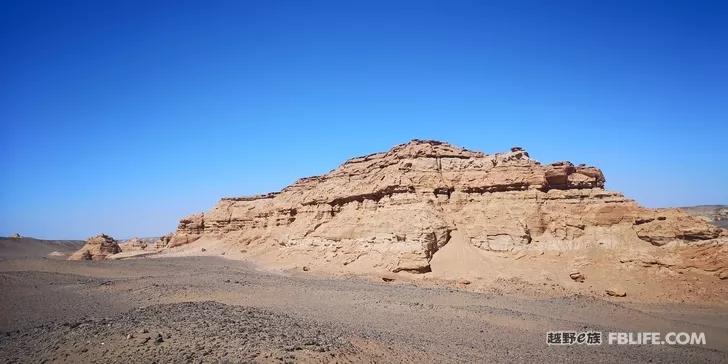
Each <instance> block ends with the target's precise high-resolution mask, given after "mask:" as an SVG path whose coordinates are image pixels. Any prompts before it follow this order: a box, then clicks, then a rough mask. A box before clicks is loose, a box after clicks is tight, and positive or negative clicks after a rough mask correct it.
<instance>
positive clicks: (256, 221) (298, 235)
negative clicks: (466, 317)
mask: <svg viewBox="0 0 728 364" xmlns="http://www.w3.org/2000/svg"><path fill="white" fill-rule="evenodd" d="M604 183H605V178H604V175H603V174H602V172H601V171H600V170H599V169H598V168H595V167H591V166H586V165H583V164H580V165H574V164H572V163H570V162H557V163H552V164H548V165H543V164H541V163H539V162H537V161H535V160H533V159H531V158H530V156H529V154H528V153H527V152H526V151H525V150H523V149H522V148H518V147H515V148H512V149H511V151H510V152H507V153H498V154H494V155H488V154H484V153H481V152H476V151H470V150H467V149H463V148H459V147H455V146H452V145H449V144H447V143H443V142H438V141H427V140H413V141H411V142H409V143H406V144H402V145H398V146H396V147H394V148H392V149H391V150H389V151H387V152H382V153H376V154H371V155H367V156H363V157H357V158H353V159H350V160H348V161H346V162H345V163H344V164H343V165H341V166H340V167H338V168H336V169H335V170H332V171H331V172H329V173H327V174H325V175H323V176H316V177H308V178H303V179H300V180H299V181H297V182H295V183H294V184H292V185H291V186H288V187H286V188H284V189H283V190H282V191H280V192H276V193H269V194H266V195H259V196H251V197H234V198H223V199H222V200H220V202H219V203H218V204H217V205H216V206H215V207H214V208H213V209H211V210H210V211H208V212H205V213H201V214H196V215H192V216H189V217H186V218H184V219H182V220H181V221H180V224H179V227H178V229H177V231H176V233H175V234H174V235H173V236H172V237H171V239H169V242H168V243H166V244H165V245H166V247H167V249H169V248H172V249H174V247H180V246H185V245H186V244H190V243H195V244H202V243H203V242H211V241H217V242H221V243H222V244H224V245H225V246H226V247H228V248H229V249H235V250H236V251H240V252H241V253H242V254H244V255H246V256H250V257H253V258H255V257H263V256H267V255H270V254H278V255H279V256H286V257H287V258H289V259H293V260H295V261H296V262H297V263H302V264H305V265H306V266H307V267H308V266H312V267H316V266H323V265H329V266H337V267H340V268H342V269H344V270H347V269H350V270H352V271H357V270H381V271H390V272H399V271H408V272H415V273H423V272H429V271H430V270H431V269H433V267H432V266H431V264H432V263H433V258H434V257H436V256H437V255H438V252H439V251H440V250H442V249H443V247H445V246H447V245H448V244H450V243H452V241H455V240H457V241H458V244H462V245H464V246H467V248H468V249H476V250H477V251H479V252H484V253H486V254H513V253H514V252H544V251H557V252H563V251H573V250H588V249H595V248H596V249H607V250H609V249H611V250H621V251H627V252H629V254H627V255H628V256H635V257H641V258H635V259H637V260H640V262H642V263H640V264H650V263H649V262H653V263H654V264H661V265H664V266H666V267H672V268H686V269H687V268H695V269H698V270H703V271H705V272H707V273H709V274H715V275H720V274H721V272H723V274H725V272H726V271H728V264H726V258H725V256H726V254H722V256H720V257H717V256H715V254H714V253H715V251H716V249H718V250H721V249H722V251H723V252H725V250H726V232H725V230H722V229H720V228H718V227H715V226H713V225H711V224H709V223H707V222H705V221H704V220H701V219H698V218H695V217H693V216H690V215H688V214H686V213H684V212H682V211H680V210H676V209H660V210H653V209H646V208H643V207H641V206H639V205H638V204H637V203H635V202H634V201H632V200H630V199H627V198H625V197H624V196H623V195H622V194H620V193H617V192H610V191H607V190H605V189H604ZM706 249H707V250H706ZM208 250H209V249H208ZM678 250H679V251H680V252H683V253H684V252H686V251H687V252H688V253H684V254H683V253H678V252H677V251H678ZM198 251H199V248H198ZM706 251H708V252H710V253H706ZM272 252H273V253H272ZM663 253H666V254H663ZM667 253H669V254H667ZM681 254H682V255H681ZM685 254H687V255H685ZM629 261H630V260H629V259H626V260H625V262H629ZM644 261H647V262H648V263H644Z"/></svg>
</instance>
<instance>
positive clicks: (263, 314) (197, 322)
mask: <svg viewBox="0 0 728 364" xmlns="http://www.w3.org/2000/svg"><path fill="white" fill-rule="evenodd" d="M341 335H342V333H340V332H338V331H337V330H336V329H335V328H332V327H327V326H325V325H321V324H318V323H315V322H310V321H307V320H305V319H300V318H296V317H292V316H288V315H285V314H280V313H273V312H270V311H266V310H262V309H257V308H249V307H240V306H231V305H225V304H222V303H218V302H211V301H207V302H185V303H175V304H162V305H153V306H149V307H145V308H139V309H134V310H132V311H130V312H127V313H124V314H121V315H117V316H114V317H108V318H88V319H85V320H79V321H72V322H64V323H57V324H45V325H41V326H37V327H34V328H31V329H26V330H17V331H12V332H6V333H3V335H2V337H1V338H0V361H2V362H8V363H26V362H33V363H40V362H47V361H51V362H86V363H94V362H99V363H101V362H103V363H128V362H130V360H131V362H147V363H151V362H158V363H162V362H260V361H263V362H293V361H301V360H304V361H307V362H319V361H330V360H333V359H334V358H336V356H337V355H338V354H342V353H345V354H346V353H348V354H351V353H352V352H353V351H354V349H353V346H352V345H351V344H349V342H348V341H347V340H345V339H343V338H342V337H341Z"/></svg>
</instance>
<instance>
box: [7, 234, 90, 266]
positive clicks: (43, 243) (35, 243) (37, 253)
mask: <svg viewBox="0 0 728 364" xmlns="http://www.w3.org/2000/svg"><path fill="white" fill-rule="evenodd" d="M82 246H83V240H42V239H34V238H24V237H23V238H8V237H0V260H3V259H20V258H48V259H66V258H68V257H69V256H70V255H71V254H73V253H74V252H75V251H76V250H78V249H80V248H81V247H82Z"/></svg>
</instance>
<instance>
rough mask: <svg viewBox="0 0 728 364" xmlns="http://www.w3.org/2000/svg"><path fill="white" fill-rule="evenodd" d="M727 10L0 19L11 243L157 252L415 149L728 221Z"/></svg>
mask: <svg viewBox="0 0 728 364" xmlns="http://www.w3.org/2000/svg"><path fill="white" fill-rule="evenodd" d="M486 3H487V4H486ZM724 4H725V2H720V1H715V2H702V1H684V2H671V1H604V2H590V1H563V2H546V1H515V2H514V1H502V2H482V1H439V2H429V1H411V2H410V1H361V2H348V1H331V2H320V1H310V2H308V1H306V2H304V1H230V2H214V1H204V2H203V1H198V2H192V1H181V2H180V1H170V2H164V1H63V2H59V1H48V2H43V1H7V0H6V1H2V2H0V52H2V53H0V85H1V86H0V136H2V143H0V169H1V170H2V171H3V177H2V178H0V235H8V234H11V233H14V232H19V233H21V234H24V235H30V236H37V237H44V238H85V237H87V236H90V235H92V234H95V233H98V232H106V233H109V234H112V235H113V236H115V237H118V238H126V237H131V236H155V235H160V234H163V233H167V232H170V231H172V230H174V228H175V227H176V224H177V221H178V220H179V218H180V217H182V216H184V215H187V214H190V213H194V212H197V211H203V210H206V209H208V208H210V207H211V206H212V205H214V204H215V202H216V201H217V199H218V198H219V197H221V196H231V195H232V196H235V195H245V194H253V193H261V192H268V191H274V190H278V189H280V188H282V187H284V186H286V185H288V184H290V183H291V182H293V181H294V180H295V179H297V178H298V177H303V176H308V175H315V174H321V173H325V172H327V171H328V170H330V169H332V168H334V167H336V166H337V165H338V164H339V163H341V162H342V161H343V160H345V159H347V158H349V157H352V156H356V155H361V154H367V153H371V152H375V151H381V150H386V149H388V148H390V147H391V146H393V145H395V144H398V143H403V142H406V141H408V140H410V139H412V138H429V139H440V140H446V141H449V142H451V143H453V144H457V145H461V146H464V147H467V148H469V149H476V150H482V151H485V152H497V151H503V150H506V149H508V148H509V147H511V146H514V145H518V146H523V147H525V148H526V149H527V150H528V151H529V152H530V153H531V155H532V157H535V158H536V159H538V160H540V161H542V162H552V161H556V160H565V159H567V160H571V161H573V162H575V163H588V164H593V165H596V166H598V167H600V168H602V169H603V170H604V172H605V174H606V177H607V186H608V188H609V189H612V190H617V191H621V192H624V193H625V194H626V195H628V196H629V197H631V198H635V199H636V200H638V201H640V202H641V203H643V204H644V205H647V206H651V207H660V206H676V205H693V204H714V203H722V204H726V203H728V192H727V191H726V187H727V186H728V168H726V160H727V159H728V155H727V154H728V152H726V148H725V144H726V143H725V140H726V136H727V134H728V133H727V131H728V100H727V99H728V42H726V39H728V21H726V19H728V11H727V6H726V5H724Z"/></svg>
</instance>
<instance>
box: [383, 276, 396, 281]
mask: <svg viewBox="0 0 728 364" xmlns="http://www.w3.org/2000/svg"><path fill="white" fill-rule="evenodd" d="M382 280H383V281H385V282H393V281H394V278H390V277H382Z"/></svg>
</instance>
